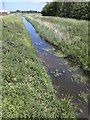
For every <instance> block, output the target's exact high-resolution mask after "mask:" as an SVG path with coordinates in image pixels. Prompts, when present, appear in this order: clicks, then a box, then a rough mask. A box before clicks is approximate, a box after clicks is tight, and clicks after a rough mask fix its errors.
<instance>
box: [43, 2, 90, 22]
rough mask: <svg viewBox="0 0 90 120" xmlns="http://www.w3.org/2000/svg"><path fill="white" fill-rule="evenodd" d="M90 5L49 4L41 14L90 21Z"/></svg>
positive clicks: (78, 3)
mask: <svg viewBox="0 0 90 120" xmlns="http://www.w3.org/2000/svg"><path fill="white" fill-rule="evenodd" d="M88 4H89V3H88V2H47V3H46V5H45V6H44V7H43V9H42V11H41V13H42V15H44V16H59V17H67V18H75V19H86V20H90V18H89V15H88V13H89V5H88Z"/></svg>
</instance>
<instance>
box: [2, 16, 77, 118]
mask: <svg viewBox="0 0 90 120" xmlns="http://www.w3.org/2000/svg"><path fill="white" fill-rule="evenodd" d="M2 22H3V26H2V30H3V35H2V68H3V71H2V80H3V82H2V110H3V112H2V115H3V118H8V119H9V118H29V119H32V118H37V119H38V118H63V119H64V118H65V119H66V118H69V120H70V119H72V118H75V116H76V115H75V108H74V107H73V104H72V101H71V98H69V97H66V98H62V99H61V100H58V99H57V98H56V96H55V92H54V89H53V86H52V84H51V80H50V78H49V76H48V75H47V73H46V72H45V69H44V68H43V66H42V64H41V63H40V60H39V58H38V57H37V56H36V51H35V49H34V47H33V46H32V45H31V42H30V39H29V34H28V32H27V31H26V28H25V26H24V25H23V22H22V20H21V18H20V16H19V15H17V14H16V15H13V14H12V15H8V16H4V17H2Z"/></svg>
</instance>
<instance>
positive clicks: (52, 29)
mask: <svg viewBox="0 0 90 120" xmlns="http://www.w3.org/2000/svg"><path fill="white" fill-rule="evenodd" d="M26 16H27V20H28V21H30V22H31V23H32V24H33V25H34V27H35V28H36V30H37V31H38V32H39V33H40V36H42V38H43V39H45V40H47V41H48V42H50V43H51V44H53V45H55V46H57V48H58V49H60V50H62V51H63V52H64V53H65V54H66V55H68V56H69V57H71V58H73V60H76V61H78V62H79V63H80V64H81V66H82V67H83V68H84V69H85V70H87V71H90V68H89V64H90V63H89V62H90V61H89V60H88V21H85V20H75V19H66V18H59V17H46V16H41V15H40V14H30V15H26ZM29 16H30V17H32V18H33V19H30V18H28V17H29Z"/></svg>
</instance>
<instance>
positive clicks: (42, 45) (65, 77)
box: [22, 17, 90, 118]
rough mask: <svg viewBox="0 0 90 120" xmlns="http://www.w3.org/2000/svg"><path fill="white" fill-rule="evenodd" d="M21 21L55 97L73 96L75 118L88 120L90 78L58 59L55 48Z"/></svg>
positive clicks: (76, 66)
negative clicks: (46, 74) (86, 119)
mask: <svg viewBox="0 0 90 120" xmlns="http://www.w3.org/2000/svg"><path fill="white" fill-rule="evenodd" d="M22 20H23V23H24V25H25V27H26V29H27V31H28V32H29V34H30V38H31V41H32V45H33V46H35V48H36V50H37V55H38V56H39V57H40V58H41V60H42V61H43V64H44V66H45V68H46V70H47V73H48V74H49V76H50V77H51V79H52V84H53V86H54V88H55V90H56V95H57V97H58V98H61V97H64V96H66V95H70V96H73V102H74V104H75V105H78V108H80V109H81V110H79V109H78V110H77V113H78V115H77V118H88V99H86V98H87V94H88V93H89V91H90V86H89V81H90V78H89V77H88V76H87V75H86V74H85V73H84V71H83V69H82V68H80V67H79V66H78V65H76V64H72V63H71V62H70V60H68V59H67V58H65V57H62V56H61V57H58V56H57V55H56V53H55V52H56V51H55V48H54V47H53V46H52V45H50V44H49V43H47V42H45V41H43V40H42V39H41V38H40V37H39V36H38V33H37V32H36V30H35V29H34V27H33V26H32V25H31V24H30V23H29V22H28V21H27V20H26V19H25V18H24V17H22ZM83 81H84V82H83ZM82 93H83V94H82ZM82 111H83V112H82Z"/></svg>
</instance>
